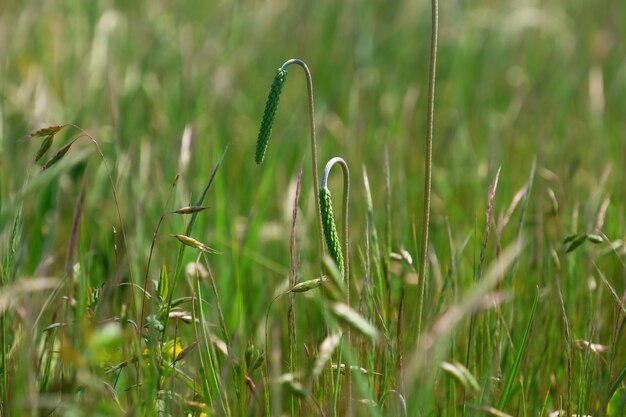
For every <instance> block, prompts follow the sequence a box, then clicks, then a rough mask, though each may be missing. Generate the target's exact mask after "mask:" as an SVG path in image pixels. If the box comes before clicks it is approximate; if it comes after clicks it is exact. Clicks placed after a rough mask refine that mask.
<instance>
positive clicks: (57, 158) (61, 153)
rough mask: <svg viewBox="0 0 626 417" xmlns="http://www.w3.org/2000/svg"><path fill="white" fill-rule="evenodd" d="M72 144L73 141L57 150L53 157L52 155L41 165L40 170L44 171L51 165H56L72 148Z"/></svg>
mask: <svg viewBox="0 0 626 417" xmlns="http://www.w3.org/2000/svg"><path fill="white" fill-rule="evenodd" d="M73 143H74V141H72V142H70V143H68V144H67V145H64V146H63V147H62V148H61V149H59V150H58V151H57V152H56V153H55V154H54V155H52V157H51V158H50V159H48V160H47V161H46V163H45V164H44V165H43V167H42V168H41V170H42V171H45V170H46V169H48V168H50V167H51V166H52V165H54V164H56V163H57V162H59V161H60V160H61V159H63V157H64V156H65V155H66V154H67V152H68V151H69V150H70V148H71V147H72V144H73Z"/></svg>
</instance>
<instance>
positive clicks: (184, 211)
mask: <svg viewBox="0 0 626 417" xmlns="http://www.w3.org/2000/svg"><path fill="white" fill-rule="evenodd" d="M206 209H208V207H202V206H187V207H181V208H179V209H178V210H174V211H173V212H172V213H175V214H193V213H198V212H201V211H204V210H206Z"/></svg>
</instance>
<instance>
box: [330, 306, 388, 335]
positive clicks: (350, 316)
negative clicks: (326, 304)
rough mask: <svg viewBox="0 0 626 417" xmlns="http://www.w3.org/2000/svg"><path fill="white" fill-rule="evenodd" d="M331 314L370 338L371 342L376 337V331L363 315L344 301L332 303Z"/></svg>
mask: <svg viewBox="0 0 626 417" xmlns="http://www.w3.org/2000/svg"><path fill="white" fill-rule="evenodd" d="M330 310H331V311H332V313H333V315H334V316H335V317H336V318H337V319H338V320H339V321H341V322H343V323H345V324H347V325H348V326H349V327H350V328H352V329H354V330H356V331H358V332H359V333H361V334H362V335H363V336H366V337H368V338H370V339H371V340H372V341H373V342H375V341H376V339H378V331H377V330H376V328H375V327H374V326H372V325H371V324H370V323H369V322H368V321H367V320H365V318H364V317H363V316H361V315H360V314H359V313H357V312H356V311H355V310H353V309H352V308H351V307H350V306H349V305H347V304H345V303H333V304H332V305H331V307H330Z"/></svg>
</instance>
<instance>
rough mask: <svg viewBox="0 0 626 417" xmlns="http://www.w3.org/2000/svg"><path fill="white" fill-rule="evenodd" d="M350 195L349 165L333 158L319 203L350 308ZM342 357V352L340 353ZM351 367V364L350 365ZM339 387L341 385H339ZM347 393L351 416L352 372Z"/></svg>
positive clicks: (324, 228)
mask: <svg viewBox="0 0 626 417" xmlns="http://www.w3.org/2000/svg"><path fill="white" fill-rule="evenodd" d="M335 164H339V165H340V166H341V170H342V172H343V207H342V208H343V218H342V222H343V254H342V251H341V243H340V241H339V236H338V234H337V228H336V226H335V219H334V215H333V206H332V199H331V196H330V190H329V189H328V175H329V174H330V170H331V169H332V167H333V166H334V165H335ZM349 195H350V171H349V170H348V164H347V163H346V161H345V160H344V159H343V158H340V157H335V158H332V159H331V160H330V161H328V163H327V164H326V167H325V168H324V171H323V173H322V183H321V186H320V188H319V201H320V211H321V215H322V226H323V231H324V237H325V239H326V247H327V249H328V252H329V253H330V255H331V257H332V258H333V260H334V261H335V263H336V264H337V268H339V271H340V272H341V273H342V274H343V281H344V285H345V287H346V304H347V305H348V306H350V259H349V256H348V247H349V246H348V245H349V234H348V198H349ZM346 341H347V345H348V348H350V342H351V334H350V329H348V331H347V334H346ZM339 354H340V355H341V351H340V353H339ZM349 365H350V364H349ZM338 386H339V385H338ZM346 391H347V397H348V401H347V405H348V415H351V411H352V407H351V401H352V372H348V373H347V375H346Z"/></svg>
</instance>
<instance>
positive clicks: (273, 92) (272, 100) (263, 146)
mask: <svg viewBox="0 0 626 417" xmlns="http://www.w3.org/2000/svg"><path fill="white" fill-rule="evenodd" d="M286 77H287V70H284V69H282V68H279V69H278V70H277V71H276V75H275V76H274V81H272V86H271V87H270V92H269V94H268V96H267V102H266V103H265V111H264V112H263V120H262V121H261V128H260V129H259V136H258V138H257V142H256V153H255V156H254V161H255V162H256V163H257V164H260V163H262V162H263V160H264V159H265V152H266V151H267V145H268V143H269V140H270V135H271V134H272V125H273V124H274V119H275V118H276V109H278V102H279V100H280V93H281V92H282V90H283V85H284V84H285V79H286Z"/></svg>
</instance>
